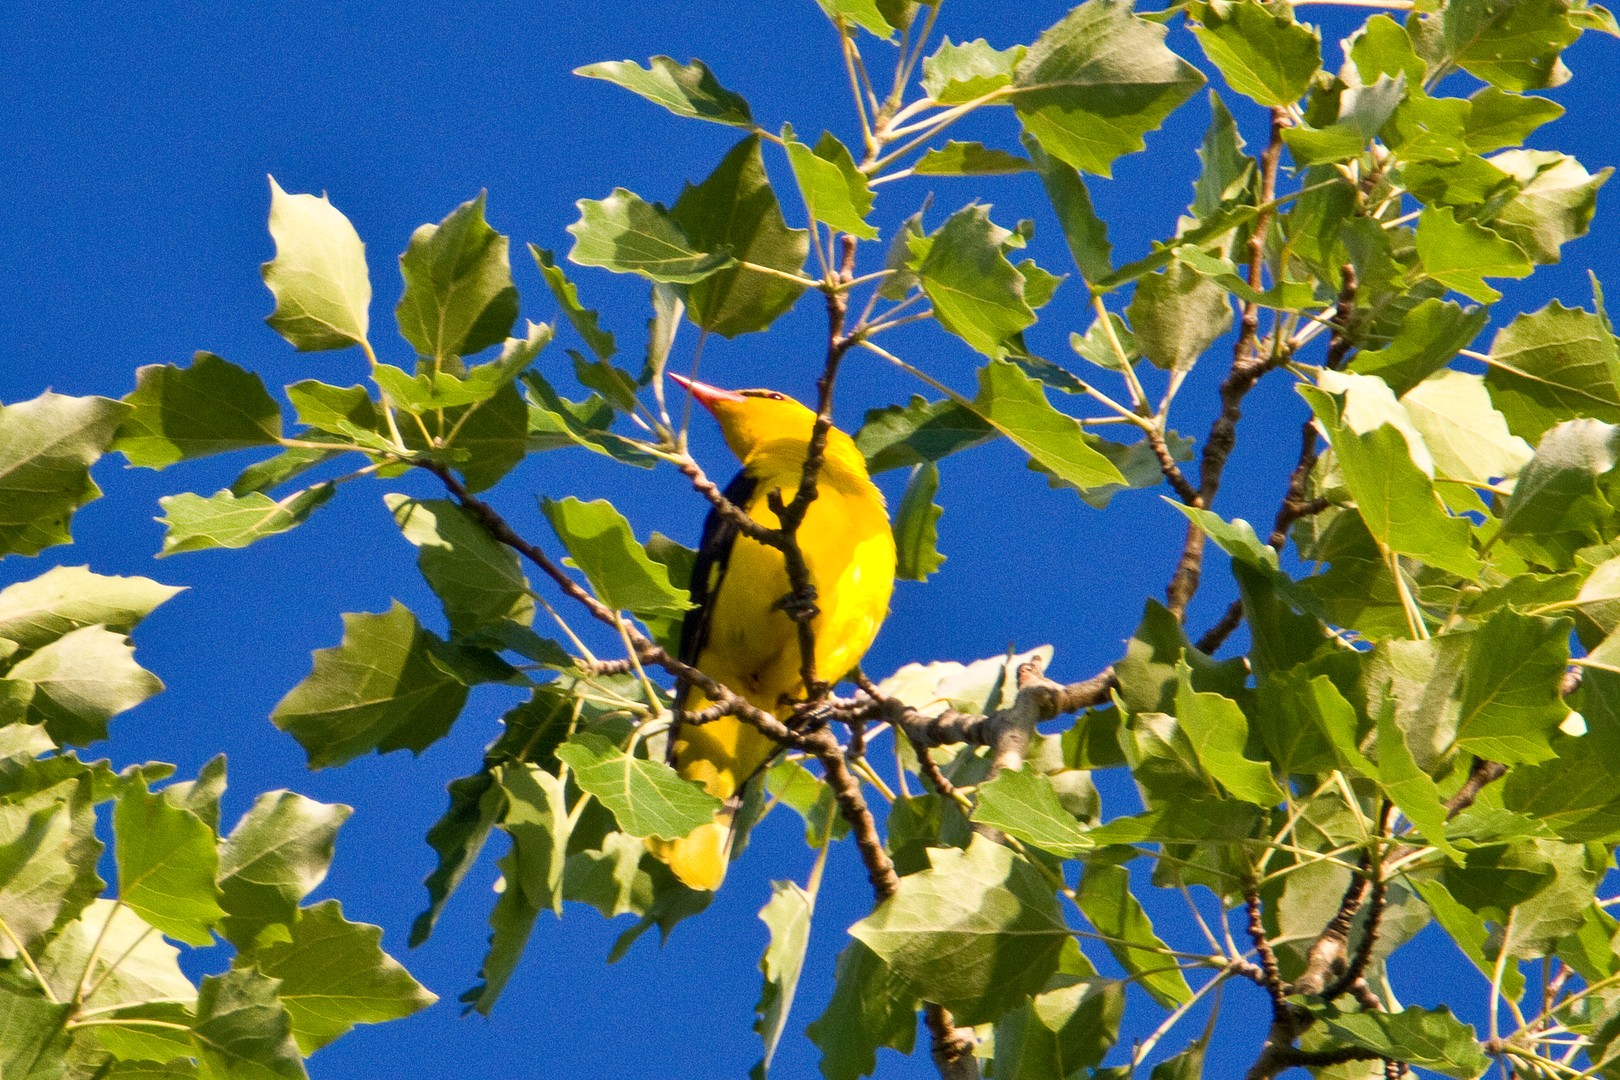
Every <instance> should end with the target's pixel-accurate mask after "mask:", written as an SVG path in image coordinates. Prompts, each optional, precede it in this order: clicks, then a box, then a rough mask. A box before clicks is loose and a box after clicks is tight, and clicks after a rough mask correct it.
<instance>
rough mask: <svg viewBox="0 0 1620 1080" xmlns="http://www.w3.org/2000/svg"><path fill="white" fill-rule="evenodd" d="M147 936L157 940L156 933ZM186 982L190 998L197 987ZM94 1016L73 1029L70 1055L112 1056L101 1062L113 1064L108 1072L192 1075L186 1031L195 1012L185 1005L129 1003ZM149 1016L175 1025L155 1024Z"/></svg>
mask: <svg viewBox="0 0 1620 1080" xmlns="http://www.w3.org/2000/svg"><path fill="white" fill-rule="evenodd" d="M152 936H153V937H156V938H158V940H162V939H161V936H160V935H157V934H155V933H153V934H152ZM186 985H187V986H188V987H190V992H191V995H192V997H195V996H196V992H197V991H196V987H193V986H191V984H190V983H189V982H188V983H187V984H186ZM69 992H70V993H71V991H69ZM97 1019H99V1020H102V1021H103V1022H102V1023H99V1024H96V1025H94V1026H91V1027H87V1028H82V1029H80V1030H79V1031H77V1032H76V1035H77V1038H76V1039H75V1040H74V1051H75V1055H74V1056H76V1057H77V1056H79V1055H81V1054H82V1055H84V1056H85V1057H91V1056H93V1055H94V1054H95V1053H96V1052H97V1051H100V1052H102V1053H104V1054H110V1055H112V1058H113V1060H111V1061H108V1062H107V1063H106V1064H107V1065H110V1066H112V1068H111V1071H109V1072H108V1073H107V1074H106V1075H107V1076H108V1077H112V1078H119V1077H125V1076H131V1075H133V1076H148V1075H152V1074H151V1073H145V1072H142V1071H141V1070H142V1069H143V1068H144V1069H150V1070H153V1071H154V1072H155V1073H156V1075H157V1076H158V1077H161V1078H162V1080H177V1078H179V1077H195V1076H196V1075H197V1067H196V1065H195V1064H194V1063H193V1061H192V1059H193V1058H194V1057H196V1054H197V1043H196V1042H195V1040H193V1039H192V1036H191V1024H192V1021H193V1019H194V1017H193V1016H192V1011H191V1009H190V1008H189V1007H187V1006H185V1005H181V1004H178V1003H176V1002H167V1001H157V1002H151V1003H146V1004H133V1003H132V1004H130V1005H126V1006H125V1007H123V1008H120V1009H118V1010H117V1011H116V1012H114V1013H111V1014H101V1015H99V1016H98V1017H97ZM152 1021H157V1024H173V1025H175V1027H173V1028H170V1027H159V1026H157V1024H153V1023H152Z"/></svg>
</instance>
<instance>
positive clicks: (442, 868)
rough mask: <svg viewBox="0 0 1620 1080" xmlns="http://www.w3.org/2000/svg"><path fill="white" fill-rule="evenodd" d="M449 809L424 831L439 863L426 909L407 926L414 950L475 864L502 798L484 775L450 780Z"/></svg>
mask: <svg viewBox="0 0 1620 1080" xmlns="http://www.w3.org/2000/svg"><path fill="white" fill-rule="evenodd" d="M449 790H450V808H449V809H448V810H446V811H445V814H444V816H443V817H441V818H440V819H439V820H438V821H436V822H435V823H434V824H433V827H432V828H430V829H429V830H428V833H427V842H428V845H429V846H430V847H432V848H433V850H434V851H436V852H437V853H438V856H439V861H438V864H437V865H436V866H434V868H433V872H432V873H431V874H429V875H428V878H427V881H426V882H425V885H426V887H427V891H428V906H427V909H426V910H425V911H423V912H422V913H421V914H420V915H418V916H417V917H416V922H415V923H413V924H412V925H411V937H410V942H409V944H410V946H411V947H412V948H415V947H416V946H418V945H420V944H422V943H423V942H424V941H426V940H427V939H428V938H429V937H430V936H431V935H432V934H433V927H434V925H435V924H436V923H437V922H438V921H439V914H440V913H441V912H442V911H443V910H444V905H445V902H446V901H447V900H449V899H450V894H451V893H453V892H455V891H456V889H457V888H458V887H459V886H460V885H461V882H462V880H463V879H464V878H465V877H466V876H467V871H468V870H471V869H472V866H473V863H475V862H477V861H478V855H479V853H480V852H482V851H483V849H484V843H485V842H486V841H487V840H488V839H489V834H490V830H492V829H493V828H494V827H495V822H496V820H497V819H498V818H499V817H500V815H501V813H502V812H503V811H504V810H505V807H506V796H505V793H504V792H503V791H502V789H501V788H500V786H499V785H498V784H496V783H495V781H494V777H493V776H492V775H491V774H490V773H488V772H477V773H474V774H473V775H471V776H463V777H460V778H458V779H455V780H452V781H450V787H449Z"/></svg>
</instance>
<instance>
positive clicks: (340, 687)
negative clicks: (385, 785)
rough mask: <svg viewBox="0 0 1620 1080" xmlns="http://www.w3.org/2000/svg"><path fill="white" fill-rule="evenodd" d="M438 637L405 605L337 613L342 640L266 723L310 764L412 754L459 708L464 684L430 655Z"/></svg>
mask: <svg viewBox="0 0 1620 1080" xmlns="http://www.w3.org/2000/svg"><path fill="white" fill-rule="evenodd" d="M438 644H439V640H438V638H436V637H434V636H433V635H432V634H431V633H429V632H428V631H426V630H424V629H423V628H422V627H421V626H419V625H418V624H417V621H416V617H415V616H414V615H412V614H411V612H410V610H409V609H408V608H406V607H405V606H404V605H403V604H400V603H397V602H396V603H395V604H394V605H393V607H391V608H390V609H389V610H388V611H387V612H385V613H383V614H380V615H371V614H350V615H344V616H343V642H342V644H340V645H338V646H337V647H335V648H329V649H317V650H316V651H315V655H314V669H313V670H312V671H311V672H310V674H309V675H308V676H307V677H306V678H305V679H304V681H303V682H301V683H299V684H298V685H297V686H295V687H293V689H292V690H291V691H290V692H289V693H288V694H287V696H286V697H284V698H282V699H281V702H280V703H279V704H278V705H277V706H276V707H275V710H274V711H273V712H272V713H271V714H270V720H271V722H272V723H274V724H275V725H276V726H277V727H278V728H280V729H281V730H283V731H285V732H288V733H289V734H291V735H292V736H293V738H295V739H297V740H298V742H299V745H301V746H302V747H303V748H304V750H305V752H306V753H307V754H308V755H309V765H310V768H312V769H321V768H325V767H327V766H329V765H340V764H342V763H343V762H345V761H350V760H352V759H354V758H356V757H358V756H360V755H361V754H364V753H367V752H369V751H372V750H375V751H377V752H378V753H387V752H388V751H390V750H400V749H409V750H412V751H415V752H417V753H420V752H422V751H423V750H425V749H426V748H427V747H428V746H429V745H431V744H432V743H433V742H435V741H437V740H438V739H439V738H440V737H441V736H443V735H444V734H445V732H447V731H449V730H450V725H451V724H452V723H454V722H455V719H456V716H457V715H458V714H459V713H460V712H461V706H462V704H463V703H464V702H465V701H466V699H467V687H466V684H464V683H463V682H462V681H461V680H460V679H458V678H457V677H456V676H455V675H453V674H451V673H450V672H449V671H448V670H447V669H446V668H445V666H444V665H443V664H441V663H440V662H439V661H438V660H437V659H436V657H435V648H436V646H438Z"/></svg>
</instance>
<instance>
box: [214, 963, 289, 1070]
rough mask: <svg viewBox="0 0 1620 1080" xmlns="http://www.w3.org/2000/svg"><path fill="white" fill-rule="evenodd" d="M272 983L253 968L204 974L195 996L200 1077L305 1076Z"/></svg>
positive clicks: (285, 1011)
mask: <svg viewBox="0 0 1620 1080" xmlns="http://www.w3.org/2000/svg"><path fill="white" fill-rule="evenodd" d="M276 990H277V983H276V980H274V979H269V978H266V977H265V976H263V975H261V974H259V973H258V972H257V971H255V970H253V969H252V968H237V969H236V970H234V971H229V972H226V973H225V974H224V975H208V976H205V977H204V978H203V981H202V993H201V994H200V995H199V996H198V999H197V1024H196V1027H195V1029H194V1031H195V1033H196V1039H197V1049H198V1051H199V1053H198V1064H199V1065H200V1066H201V1070H200V1075H201V1077H202V1080H308V1074H307V1073H306V1072H305V1071H304V1065H303V1058H302V1057H301V1056H300V1055H299V1053H298V1045H297V1044H296V1043H295V1042H293V1037H292V1021H291V1019H290V1018H289V1017H288V1015H287V1010H286V1008H285V1007H284V1006H283V1005H282V1004H281V1001H280V999H278V998H277V997H276Z"/></svg>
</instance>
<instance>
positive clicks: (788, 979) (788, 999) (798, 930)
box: [752, 881, 816, 1080]
mask: <svg viewBox="0 0 1620 1080" xmlns="http://www.w3.org/2000/svg"><path fill="white" fill-rule="evenodd" d="M815 908H816V897H815V894H814V893H808V892H805V891H804V890H803V889H801V888H800V887H799V886H798V885H795V884H794V883H793V882H791V881H775V882H772V883H771V898H770V900H768V901H767V902H766V904H765V906H764V907H763V908H761V909H760V911H759V920H760V922H762V923H764V924H765V927H766V929H767V930H769V931H770V944H768V945H767V946H766V947H765V954H764V955H763V956H761V957H760V959H759V970H760V973H761V974H762V975H764V977H765V983H764V987H763V989H762V990H761V991H760V997H759V1004H757V1005H755V1006H754V1012H755V1013H757V1014H758V1019H757V1020H755V1021H754V1030H755V1031H757V1032H759V1034H760V1037H761V1038H762V1039H764V1041H765V1051H764V1053H763V1055H762V1056H761V1057H760V1060H759V1064H758V1065H756V1066H755V1067H754V1072H753V1074H752V1075H754V1076H757V1077H759V1078H760V1080H763V1078H764V1077H765V1076H766V1075H767V1072H768V1070H769V1069H770V1066H771V1059H772V1058H773V1057H775V1056H776V1048H777V1046H778V1045H779V1044H780V1043H781V1041H782V1033H783V1031H785V1030H786V1029H787V1021H788V1013H789V1011H790V1010H791V1009H792V1008H793V998H794V996H795V994H796V992H797V991H798V988H799V975H800V973H801V972H802V971H803V970H804V955H805V950H806V949H808V948H809V945H810V917H811V915H813V914H814V913H815Z"/></svg>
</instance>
